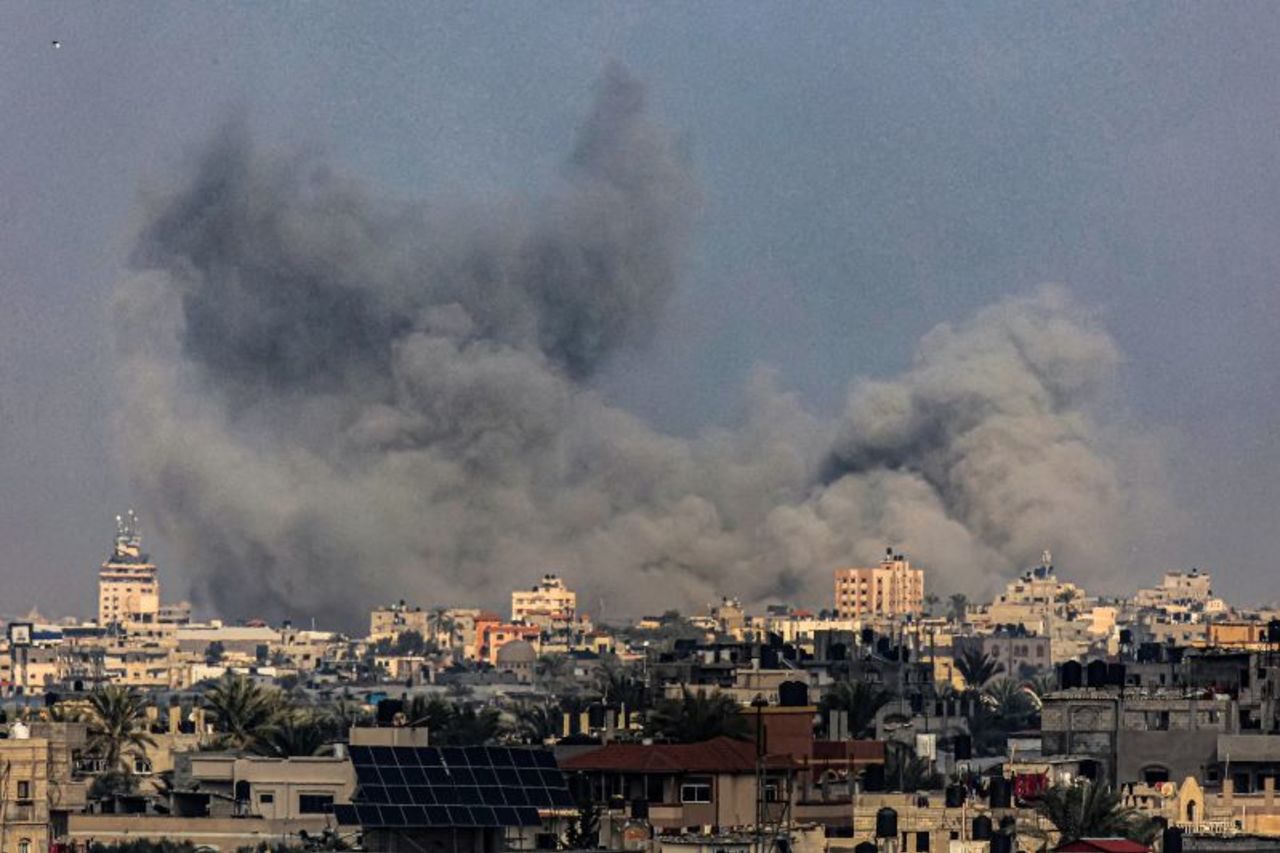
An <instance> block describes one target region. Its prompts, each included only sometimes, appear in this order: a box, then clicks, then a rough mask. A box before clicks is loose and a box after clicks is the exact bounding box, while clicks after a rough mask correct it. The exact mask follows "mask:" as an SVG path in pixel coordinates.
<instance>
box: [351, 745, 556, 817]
mask: <svg viewBox="0 0 1280 853" xmlns="http://www.w3.org/2000/svg"><path fill="white" fill-rule="evenodd" d="M351 763H352V764H353V765H355V769H356V782H357V784H358V787H359V793H358V794H357V796H356V800H357V802H355V803H353V804H352V805H340V806H335V807H334V814H335V816H336V817H337V819H338V823H340V824H345V825H359V826H363V827H365V828H366V829H369V828H378V827H386V828H401V829H407V828H416V827H454V826H456V827H506V826H539V825H541V823H542V821H541V819H540V818H539V817H538V809H548V808H573V807H574V802H573V797H572V796H571V795H570V794H569V789H568V786H567V785H566V784H565V779H564V774H563V773H561V772H560V770H559V768H557V767H556V760H555V756H553V755H552V754H551V752H550V751H549V750H545V749H519V748H516V749H508V748H507V747H503V746H444V747H410V746H353V747H351Z"/></svg>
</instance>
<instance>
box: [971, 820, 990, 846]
mask: <svg viewBox="0 0 1280 853" xmlns="http://www.w3.org/2000/svg"><path fill="white" fill-rule="evenodd" d="M990 837H991V818H990V817H989V816H988V815H984V814H980V815H978V816H977V817H975V818H974V819H973V840H974V841H986V840H987V839H988V838H990Z"/></svg>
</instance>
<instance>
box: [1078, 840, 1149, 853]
mask: <svg viewBox="0 0 1280 853" xmlns="http://www.w3.org/2000/svg"><path fill="white" fill-rule="evenodd" d="M1054 851H1055V853H1057V851H1062V853H1091V852H1092V851H1096V853H1151V848H1150V847H1148V846H1146V845H1145V844H1139V843H1138V842H1136V841H1130V840H1129V839H1127V838H1081V839H1079V840H1078V841H1068V842H1067V843H1066V844H1060V845H1058V846H1057V847H1055V848H1054Z"/></svg>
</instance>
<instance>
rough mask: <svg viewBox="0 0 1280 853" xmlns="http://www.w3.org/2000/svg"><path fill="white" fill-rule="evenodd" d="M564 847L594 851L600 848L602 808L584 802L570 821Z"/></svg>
mask: <svg viewBox="0 0 1280 853" xmlns="http://www.w3.org/2000/svg"><path fill="white" fill-rule="evenodd" d="M564 846H565V847H566V848H568V849H569V850H594V849H596V848H597V847H599V846H600V806H598V805H597V804H595V803H593V802H584V803H582V804H580V805H579V806H578V813H577V814H576V815H574V816H573V817H572V818H571V819H570V821H569V828H568V830H567V831H566V832H565V836H564Z"/></svg>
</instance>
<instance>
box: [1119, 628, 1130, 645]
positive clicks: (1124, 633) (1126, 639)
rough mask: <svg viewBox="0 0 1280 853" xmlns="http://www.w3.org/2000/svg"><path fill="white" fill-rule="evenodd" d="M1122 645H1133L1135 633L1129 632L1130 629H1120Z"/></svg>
mask: <svg viewBox="0 0 1280 853" xmlns="http://www.w3.org/2000/svg"><path fill="white" fill-rule="evenodd" d="M1120 645H1122V646H1132V645H1133V631H1131V630H1129V629H1128V628H1121V629H1120Z"/></svg>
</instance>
